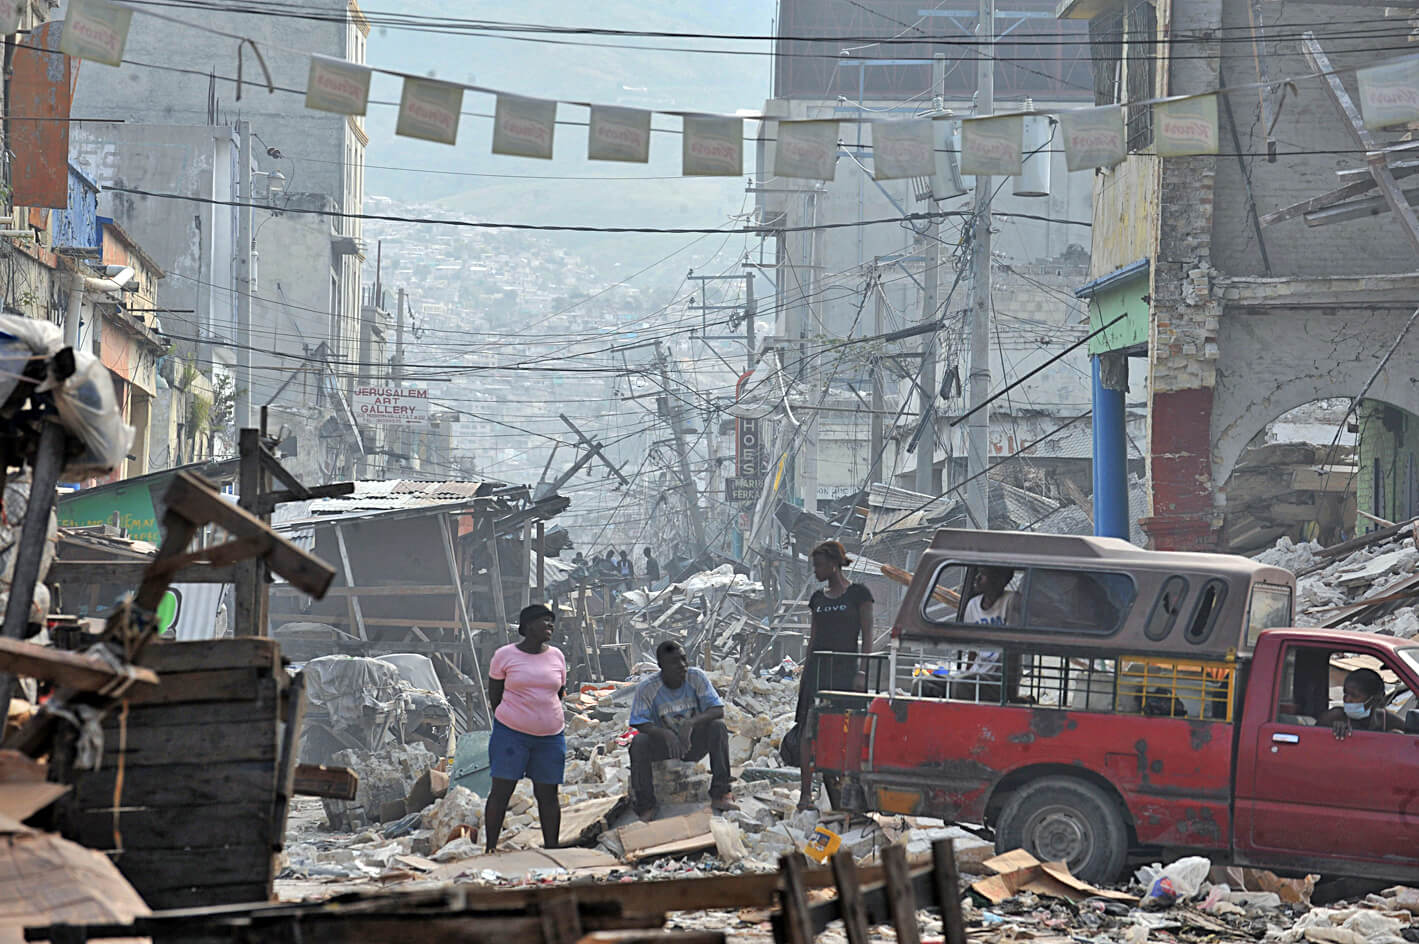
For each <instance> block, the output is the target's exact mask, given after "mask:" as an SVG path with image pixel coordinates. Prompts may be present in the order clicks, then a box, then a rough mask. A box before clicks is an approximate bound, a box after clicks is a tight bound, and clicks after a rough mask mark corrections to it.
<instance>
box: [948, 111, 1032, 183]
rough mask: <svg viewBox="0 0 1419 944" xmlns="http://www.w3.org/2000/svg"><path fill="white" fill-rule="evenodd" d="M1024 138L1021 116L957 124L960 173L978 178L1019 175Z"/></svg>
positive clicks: (967, 120) (966, 121)
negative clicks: (959, 135) (959, 147)
mask: <svg viewBox="0 0 1419 944" xmlns="http://www.w3.org/2000/svg"><path fill="white" fill-rule="evenodd" d="M1024 135H1025V118H1024V116H1023V115H1006V116H1004V117H1003V118H967V119H965V120H964V121H962V122H961V173H963V174H974V175H976V176H981V177H1013V176H1015V175H1016V174H1018V173H1020V166H1021V163H1022V162H1023V157H1024V155H1023V154H1022V153H1021V150H1022V141H1023V140H1024Z"/></svg>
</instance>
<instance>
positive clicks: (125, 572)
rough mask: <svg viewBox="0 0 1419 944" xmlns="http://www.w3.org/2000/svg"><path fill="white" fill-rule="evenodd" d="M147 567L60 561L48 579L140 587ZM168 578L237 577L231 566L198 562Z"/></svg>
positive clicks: (218, 579) (220, 579)
mask: <svg viewBox="0 0 1419 944" xmlns="http://www.w3.org/2000/svg"><path fill="white" fill-rule="evenodd" d="M147 569H148V562H147V561H83V560H57V561H55V562H54V563H53V564H51V565H50V566H49V576H48V577H46V578H45V582H47V583H54V584H60V585H69V586H80V585H84V584H95V585H96V584H104V583H116V584H125V585H129V586H137V584H138V582H139V581H140V580H142V579H143V573H144V572H145V571H146V570H147ZM168 578H169V580H170V581H171V582H172V583H231V582H232V581H233V580H234V579H236V569H235V568H234V567H232V566H230V565H227V566H224V567H214V566H212V565H210V564H198V565H195V566H192V567H184V568H182V569H181V570H179V571H177V572H176V573H173V574H169V575H168Z"/></svg>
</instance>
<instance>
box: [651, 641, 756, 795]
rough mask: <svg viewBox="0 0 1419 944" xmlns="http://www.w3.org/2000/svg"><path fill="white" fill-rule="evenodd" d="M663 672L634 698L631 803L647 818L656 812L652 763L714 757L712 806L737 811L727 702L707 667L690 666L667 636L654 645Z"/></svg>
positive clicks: (712, 759)
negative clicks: (726, 720) (731, 775)
mask: <svg viewBox="0 0 1419 944" xmlns="http://www.w3.org/2000/svg"><path fill="white" fill-rule="evenodd" d="M655 661H656V663H657V664H658V665H659V666H660V671H659V672H657V673H656V674H654V675H652V676H649V677H647V678H645V679H643V680H642V681H641V683H640V684H639V685H637V686H636V693H635V697H634V699H633V700H632V701H631V724H632V725H633V726H634V727H635V728H636V730H637V732H638V733H637V734H636V736H635V737H634V738H632V739H631V802H632V803H633V804H635V810H636V813H637V814H638V815H639V816H640V817H641V818H642V819H654V818H655V814H656V802H655V781H654V778H653V776H652V774H651V764H652V763H654V762H655V761H658V760H685V761H697V760H699V759H700V758H702V757H704V756H705V755H706V754H708V755H709V760H710V805H711V806H712V807H713V808H714V809H715V810H716V811H718V812H724V811H726V810H734V809H738V807H737V806H735V805H734V797H733V795H732V794H730V792H729V729H728V728H726V727H725V726H724V702H723V701H721V700H720V698H719V693H718V692H716V691H715V690H714V685H713V684H712V683H711V682H710V680H709V676H708V675H706V674H705V673H704V671H703V670H702V669H692V668H690V661H689V659H687V658H686V657H685V650H684V649H683V648H682V647H681V645H680V644H679V643H678V642H673V641H670V640H667V641H665V642H662V643H661V644H660V645H659V646H656V647H655Z"/></svg>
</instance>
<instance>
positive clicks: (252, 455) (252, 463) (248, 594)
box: [232, 427, 265, 636]
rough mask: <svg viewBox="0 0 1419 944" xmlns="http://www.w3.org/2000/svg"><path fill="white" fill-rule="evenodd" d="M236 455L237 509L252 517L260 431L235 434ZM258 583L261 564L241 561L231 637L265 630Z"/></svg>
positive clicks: (256, 493) (258, 481) (258, 486)
mask: <svg viewBox="0 0 1419 944" xmlns="http://www.w3.org/2000/svg"><path fill="white" fill-rule="evenodd" d="M237 451H238V453H239V455H240V456H241V465H240V466H239V468H238V471H237V505H238V506H239V507H241V508H243V509H245V510H246V511H249V512H251V513H252V514H255V513H256V510H257V507H258V503H259V502H260V499H261V431H260V430H258V429H251V428H249V427H248V428H247V429H243V430H241V431H240V432H239V433H238V434H237ZM260 581H261V561H260V560H259V559H258V558H252V559H251V560H247V561H242V562H241V563H240V564H238V565H237V568H236V591H235V597H236V613H235V614H234V619H233V620H232V635H234V636H260V635H262V633H263V632H264V630H265V627H261V626H258V625H257V622H256V619H257V613H256V589H257V584H258V583H260Z"/></svg>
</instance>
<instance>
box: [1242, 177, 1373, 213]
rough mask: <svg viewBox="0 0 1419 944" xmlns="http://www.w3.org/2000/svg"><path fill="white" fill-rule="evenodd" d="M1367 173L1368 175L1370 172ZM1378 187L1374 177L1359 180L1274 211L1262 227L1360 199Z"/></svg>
mask: <svg viewBox="0 0 1419 944" xmlns="http://www.w3.org/2000/svg"><path fill="white" fill-rule="evenodd" d="M1365 173H1367V174H1368V171H1366V172H1365ZM1377 186H1378V184H1376V183H1375V179H1374V177H1370V176H1366V178H1365V179H1364V180H1358V181H1356V182H1355V183H1353V184H1346V185H1345V186H1344V187H1337V188H1336V189H1334V190H1331V191H1328V192H1326V193H1323V194H1321V195H1320V196H1318V197H1311V198H1310V199H1309V200H1302V201H1301V202H1300V203H1293V204H1291V205H1290V206H1287V207H1282V208H1281V209H1279V210H1272V211H1271V212H1270V213H1268V214H1266V215H1265V216H1263V217H1262V218H1261V225H1262V226H1274V225H1276V224H1277V223H1281V222H1284V221H1286V220H1289V219H1294V218H1295V217H1298V216H1301V215H1302V214H1306V213H1312V212H1314V211H1316V210H1324V209H1326V208H1327V207H1332V206H1334V205H1335V204H1337V203H1339V202H1340V201H1342V200H1349V199H1350V198H1351V197H1358V196H1360V195H1361V194H1365V193H1369V192H1370V191H1371V190H1374V189H1375V187H1377Z"/></svg>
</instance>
